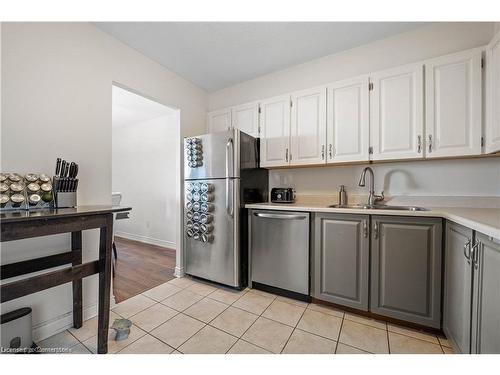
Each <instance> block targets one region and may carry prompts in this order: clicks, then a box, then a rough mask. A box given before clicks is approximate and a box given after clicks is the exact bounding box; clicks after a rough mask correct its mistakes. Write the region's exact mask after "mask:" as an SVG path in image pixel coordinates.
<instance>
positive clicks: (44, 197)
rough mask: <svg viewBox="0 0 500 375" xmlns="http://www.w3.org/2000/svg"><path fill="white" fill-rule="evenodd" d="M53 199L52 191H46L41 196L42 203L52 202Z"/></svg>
mask: <svg viewBox="0 0 500 375" xmlns="http://www.w3.org/2000/svg"><path fill="white" fill-rule="evenodd" d="M53 199H54V196H53V195H52V191H46V192H45V193H43V194H42V201H44V202H46V203H50V202H52V201H53Z"/></svg>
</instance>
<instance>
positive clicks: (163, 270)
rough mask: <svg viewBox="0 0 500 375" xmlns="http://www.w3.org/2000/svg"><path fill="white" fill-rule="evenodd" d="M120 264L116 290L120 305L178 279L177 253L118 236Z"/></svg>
mask: <svg viewBox="0 0 500 375" xmlns="http://www.w3.org/2000/svg"><path fill="white" fill-rule="evenodd" d="M115 244H116V250H117V251H118V261H117V262H116V265H115V277H114V278H113V290H114V294H115V299H116V302H117V303H118V302H122V301H124V300H126V299H128V298H130V297H133V296H136V295H138V294H141V293H142V292H144V291H146V290H149V289H151V288H153V287H155V286H157V285H160V284H163V283H164V282H166V281H169V280H172V279H173V278H174V269H175V250H174V249H169V248H166V247H160V246H156V245H149V244H145V243H142V242H137V241H132V240H128V239H125V238H121V237H115Z"/></svg>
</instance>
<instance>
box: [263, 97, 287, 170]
mask: <svg viewBox="0 0 500 375" xmlns="http://www.w3.org/2000/svg"><path fill="white" fill-rule="evenodd" d="M260 138H261V142H260V166H261V167H276V166H283V165H288V164H289V161H290V96H289V95H284V96H278V97H275V98H271V99H267V100H263V101H261V102H260Z"/></svg>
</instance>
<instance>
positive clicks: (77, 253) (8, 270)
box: [0, 206, 131, 353]
mask: <svg viewBox="0 0 500 375" xmlns="http://www.w3.org/2000/svg"><path fill="white" fill-rule="evenodd" d="M130 210H131V208H130V207H117V206H80V207H77V208H62V209H49V210H37V211H8V212H2V213H0V227H1V235H0V241H1V242H6V241H14V240H20V239H24V238H33V237H41V236H48V235H52V234H60V233H71V251H68V252H64V253H60V254H55V255H49V256H45V257H39V258H35V259H30V260H26V261H21V262H16V263H10V264H2V265H1V272H0V279H1V280H4V279H8V278H11V277H15V276H20V275H25V274H29V273H32V272H37V271H42V270H46V269H49V268H53V267H58V266H62V265H65V264H70V263H71V267H67V268H64V269H61V270H58V271H51V272H46V273H44V274H41V275H37V276H30V277H27V278H24V279H22V280H18V281H13V282H10V283H5V284H2V285H1V286H0V303H3V302H7V301H10V300H13V299H16V298H19V297H23V296H26V295H28V294H32V293H36V292H39V291H41V290H45V289H49V288H52V287H55V286H57V285H61V284H65V283H68V282H72V284H73V327H75V328H80V327H81V326H82V324H83V316H82V312H83V306H82V279H83V278H84V277H87V276H90V275H94V274H97V273H98V274H99V307H98V309H99V311H98V330H97V352H98V353H107V351H108V328H109V299H110V294H111V291H110V287H111V262H112V260H111V245H112V241H113V215H114V214H115V213H118V212H127V211H130ZM87 229H100V238H99V259H98V260H94V261H91V262H87V263H83V264H82V231H83V230H87Z"/></svg>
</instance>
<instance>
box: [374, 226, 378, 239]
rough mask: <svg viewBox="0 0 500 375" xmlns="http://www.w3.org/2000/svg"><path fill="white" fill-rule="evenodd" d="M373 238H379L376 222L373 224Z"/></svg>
mask: <svg viewBox="0 0 500 375" xmlns="http://www.w3.org/2000/svg"><path fill="white" fill-rule="evenodd" d="M373 238H375V239H377V238H378V224H377V222H375V223H374V224H373Z"/></svg>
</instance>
